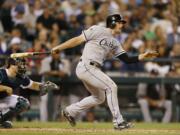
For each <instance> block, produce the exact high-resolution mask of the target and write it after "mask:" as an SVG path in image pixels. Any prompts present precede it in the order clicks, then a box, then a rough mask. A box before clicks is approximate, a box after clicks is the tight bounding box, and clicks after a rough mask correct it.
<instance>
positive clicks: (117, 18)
mask: <svg viewBox="0 0 180 135" xmlns="http://www.w3.org/2000/svg"><path fill="white" fill-rule="evenodd" d="M116 22H122V23H123V24H125V23H126V21H125V20H124V19H123V18H122V17H121V15H120V14H113V15H109V16H108V17H107V18H106V27H107V28H114V27H115V26H116Z"/></svg>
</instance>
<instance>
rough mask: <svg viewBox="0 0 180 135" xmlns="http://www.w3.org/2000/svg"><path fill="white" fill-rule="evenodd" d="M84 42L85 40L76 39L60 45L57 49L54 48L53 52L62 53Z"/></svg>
mask: <svg viewBox="0 0 180 135" xmlns="http://www.w3.org/2000/svg"><path fill="white" fill-rule="evenodd" d="M82 42H83V40H81V39H80V36H79V37H74V38H72V39H70V40H68V41H66V42H64V43H62V44H59V45H58V46H57V47H54V48H53V50H58V51H62V50H65V49H68V48H73V47H75V46H78V45H80V44H81V43H82Z"/></svg>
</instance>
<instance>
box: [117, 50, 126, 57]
mask: <svg viewBox="0 0 180 135" xmlns="http://www.w3.org/2000/svg"><path fill="white" fill-rule="evenodd" d="M123 53H126V51H122V52H120V53H118V54H117V55H115V57H118V56H119V55H121V54H123Z"/></svg>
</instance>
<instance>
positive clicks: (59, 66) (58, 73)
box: [40, 54, 71, 121]
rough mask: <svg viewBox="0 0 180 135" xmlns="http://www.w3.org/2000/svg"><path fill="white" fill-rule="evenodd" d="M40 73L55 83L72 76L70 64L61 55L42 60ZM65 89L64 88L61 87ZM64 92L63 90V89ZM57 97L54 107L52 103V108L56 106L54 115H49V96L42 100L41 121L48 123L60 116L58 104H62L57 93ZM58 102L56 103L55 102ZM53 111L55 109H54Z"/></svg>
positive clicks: (55, 97)
mask: <svg viewBox="0 0 180 135" xmlns="http://www.w3.org/2000/svg"><path fill="white" fill-rule="evenodd" d="M40 73H41V74H42V75H43V77H44V79H46V78H47V77H50V78H51V79H53V80H54V81H59V79H61V78H63V77H66V76H68V75H70V73H71V72H70V63H69V61H68V60H67V59H63V58H60V55H59V54H53V55H52V56H49V57H46V58H44V59H43V60H42V63H41V70H40ZM61 87H63V86H61ZM61 91H62V88H61ZM56 95H57V96H55V95H54V96H53V99H54V101H52V102H53V105H52V103H51V107H52V106H54V107H55V110H54V111H53V112H54V113H53V114H52V110H51V112H49V113H51V114H48V110H47V104H48V95H45V96H43V97H42V98H41V101H40V119H41V121H47V120H48V119H49V120H53V119H55V118H56V117H57V116H56V115H57V114H59V112H57V111H58V109H59V108H58V105H59V104H58V103H60V101H58V100H60V99H59V98H60V95H59V93H56ZM55 100H56V101H55ZM52 109H53V107H52ZM48 116H49V118H48Z"/></svg>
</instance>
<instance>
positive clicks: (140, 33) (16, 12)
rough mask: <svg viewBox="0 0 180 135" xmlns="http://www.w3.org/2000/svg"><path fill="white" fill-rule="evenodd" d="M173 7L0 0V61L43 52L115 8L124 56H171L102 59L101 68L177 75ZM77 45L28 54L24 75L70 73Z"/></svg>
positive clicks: (153, 2)
mask: <svg viewBox="0 0 180 135" xmlns="http://www.w3.org/2000/svg"><path fill="white" fill-rule="evenodd" d="M179 6H180V2H179V0H1V1H0V65H1V66H2V65H3V64H4V60H5V58H6V57H7V56H9V55H10V54H11V53H16V52H36V51H37V52H45V51H49V50H51V48H52V47H55V46H56V45H58V44H59V43H62V42H64V41H66V40H68V39H70V38H72V37H74V36H78V35H79V34H81V32H82V30H83V29H87V28H89V27H90V26H92V25H102V26H105V20H106V17H107V16H108V15H109V14H113V13H120V14H121V15H122V16H123V18H124V19H125V20H126V21H127V24H126V26H125V27H124V29H123V31H122V34H121V35H117V36H116V38H117V39H118V40H119V41H120V42H121V43H122V46H123V48H124V49H125V50H126V51H127V52H128V53H129V55H137V54H139V53H142V52H145V51H148V50H154V51H158V52H159V57H160V58H167V59H169V58H170V59H172V60H173V59H175V60H177V61H175V62H171V61H163V62H146V63H137V64H129V65H127V64H125V63H123V62H119V61H117V60H107V61H106V62H105V64H104V67H103V70H105V71H118V72H120V71H121V72H144V71H147V72H148V73H150V74H153V75H161V76H165V75H170V76H177V75H179V74H180V61H178V59H179V58H180V9H179ZM82 49H83V45H81V46H78V47H76V48H74V49H68V50H66V51H63V52H61V53H60V54H58V55H57V54H55V55H53V56H46V55H41V56H40V57H35V58H33V59H29V60H28V64H29V66H28V67H29V69H30V70H29V71H30V74H41V75H44V78H45V77H46V76H58V77H61V78H63V77H66V76H69V75H71V74H74V68H75V65H76V63H77V62H78V60H79V57H80V54H81V52H82ZM72 102H74V101H72ZM46 105H47V104H45V105H44V106H46ZM42 106H43V105H42ZM43 112H45V111H43ZM45 119H46V118H45Z"/></svg>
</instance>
